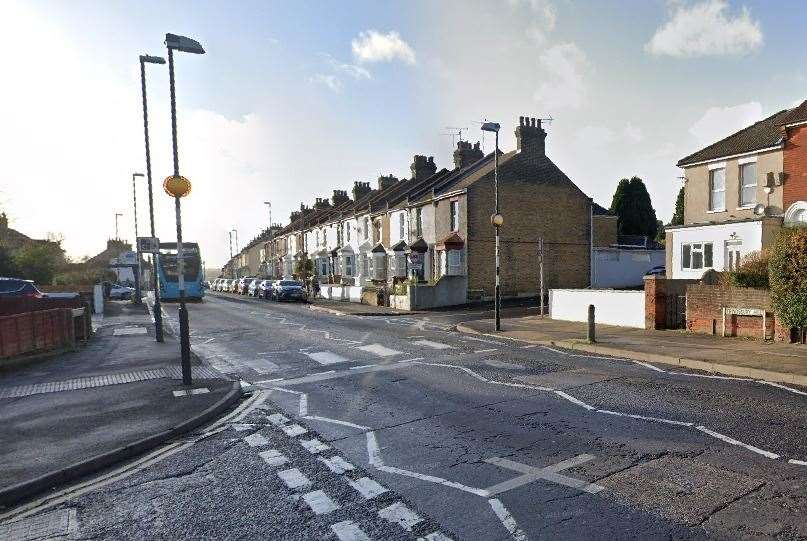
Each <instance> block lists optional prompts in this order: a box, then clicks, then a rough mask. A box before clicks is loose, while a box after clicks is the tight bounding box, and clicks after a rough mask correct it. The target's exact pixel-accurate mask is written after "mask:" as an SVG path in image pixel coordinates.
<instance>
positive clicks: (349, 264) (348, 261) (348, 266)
mask: <svg viewBox="0 0 807 541" xmlns="http://www.w3.org/2000/svg"><path fill="white" fill-rule="evenodd" d="M345 276H353V256H350V255H346V256H345Z"/></svg>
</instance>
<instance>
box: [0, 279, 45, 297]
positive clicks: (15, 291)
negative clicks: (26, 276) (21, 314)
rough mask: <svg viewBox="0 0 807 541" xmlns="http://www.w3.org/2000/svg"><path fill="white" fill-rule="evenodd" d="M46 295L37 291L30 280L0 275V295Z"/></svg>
mask: <svg viewBox="0 0 807 541" xmlns="http://www.w3.org/2000/svg"><path fill="white" fill-rule="evenodd" d="M45 296H46V295H45V294H44V293H42V292H41V291H39V289H37V287H36V286H35V285H34V282H33V281H31V280H23V279H22V278H2V277H0V297H37V298H42V297H45Z"/></svg>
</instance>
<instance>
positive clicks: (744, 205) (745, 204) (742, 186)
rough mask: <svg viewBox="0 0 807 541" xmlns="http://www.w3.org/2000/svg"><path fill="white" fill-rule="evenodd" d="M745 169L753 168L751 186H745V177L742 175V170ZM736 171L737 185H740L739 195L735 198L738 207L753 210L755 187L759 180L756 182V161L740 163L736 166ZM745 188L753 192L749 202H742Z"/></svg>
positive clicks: (755, 195)
mask: <svg viewBox="0 0 807 541" xmlns="http://www.w3.org/2000/svg"><path fill="white" fill-rule="evenodd" d="M746 167H753V168H754V177H753V180H754V183H753V184H745V176H744V175H743V170H744V169H745V168H746ZM737 171H738V179H737V183H738V184H739V185H740V193H739V194H738V196H737V200H738V201H739V203H740V204H739V207H740V208H753V207H754V205H756V204H757V186H758V185H759V180H757V162H756V160H754V161H747V162H744V163H740V164H739V165H738V167H737ZM746 188H753V190H754V195H753V198H752V200H751V202H746V201H744V200H743V197H744V195H745V189H746Z"/></svg>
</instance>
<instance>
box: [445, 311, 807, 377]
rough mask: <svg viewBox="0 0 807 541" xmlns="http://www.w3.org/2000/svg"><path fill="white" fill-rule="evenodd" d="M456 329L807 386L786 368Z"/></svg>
mask: <svg viewBox="0 0 807 541" xmlns="http://www.w3.org/2000/svg"><path fill="white" fill-rule="evenodd" d="M457 331H459V332H462V333H466V334H478V335H482V336H489V337H491V338H504V339H507V340H513V341H516V342H524V343H527V344H537V345H541V346H554V347H561V348H565V349H571V350H575V351H583V352H586V353H594V354H597V355H608V356H611V357H622V358H624V359H630V360H633V361H642V362H649V363H660V364H668V365H674V366H680V367H683V368H690V369H692V370H702V371H704V372H710V373H713V374H722V375H727V376H737V377H744V378H749V379H752V380H762V381H769V382H771V383H791V384H793V385H802V386H807V376H802V375H800V374H791V373H788V372H775V371H771V370H760V369H757V368H748V367H745V366H733V365H730V364H722V363H716V362H710V361H702V360H698V359H689V358H686V357H676V356H674V355H662V354H659V353H643V352H641V351H632V350H626V349H619V348H612V347H607V346H600V345H596V344H586V343H581V342H576V341H573V340H528V339H526V338H514V337H512V336H505V335H502V334H495V333H486V332H482V331H479V330H476V329H473V328H471V327H468V326H467V325H464V324H462V323H460V324H458V325H457Z"/></svg>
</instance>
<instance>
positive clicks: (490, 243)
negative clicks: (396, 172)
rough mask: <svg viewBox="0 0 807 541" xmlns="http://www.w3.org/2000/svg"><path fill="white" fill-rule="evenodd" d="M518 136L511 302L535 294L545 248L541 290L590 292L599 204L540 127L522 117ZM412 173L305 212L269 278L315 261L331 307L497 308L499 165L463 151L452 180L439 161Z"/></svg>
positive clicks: (507, 181) (510, 159)
mask: <svg viewBox="0 0 807 541" xmlns="http://www.w3.org/2000/svg"><path fill="white" fill-rule="evenodd" d="M515 135H516V141H517V145H516V149H515V150H512V151H510V152H506V153H501V154H500V156H499V198H500V208H501V213H502V214H503V215H504V219H505V221H504V225H503V226H502V227H501V231H500V234H501V253H502V258H501V260H502V267H501V274H502V292H503V295H504V296H526V295H534V294H536V292H537V291H538V287H539V265H538V240H539V239H540V238H543V239H544V249H545V258H544V277H545V286H546V287H547V288H550V287H553V288H579V287H587V286H588V285H589V283H590V273H591V246H592V219H594V220H595V221H596V218H593V217H592V207H593V203H592V201H591V199H590V198H589V197H588V196H587V195H586V194H585V193H583V192H582V191H581V190H580V189H579V188H578V187H577V186H576V185H575V184H574V182H572V181H571V180H570V179H569V178H568V177H567V176H566V175H565V174H564V173H563V172H562V171H561V170H560V169H559V168H558V167H557V166H556V165H555V164H554V163H553V162H552V160H551V159H550V158H549V157H547V155H546V145H545V141H546V136H547V134H546V131H545V130H544V129H543V127H542V126H541V121H540V120H537V119H534V118H526V117H521V118H520V119H519V125H518V126H516V128H515ZM410 173H411V176H410V178H405V179H398V178H396V177H394V176H392V175H384V176H381V177H379V178H378V181H377V184H375V185H374V186H371V185H370V183H369V182H355V183H354V186H353V189H352V192H351V194H350V195H352V197H350V195H348V193H347V191H345V190H334V192H333V196H332V197H331V198H330V199H325V198H318V199H316V201H315V203H314V204H313V206H312V207H310V208H309V207H307V206H305V205H303V204H301V206H300V210H299V211H294V212H293V213H292V214H291V216H290V220H289V224H288V225H287V226H285V227H284V228H282V229H279V230H277V231H276V232H274V234H273V236H272V238H271V239H270V240H267V241H266V242H265V243H264V248H263V253H264V256H265V257H266V264H265V265H264V266H263V268H264V269H266V271H265V272H266V274H267V275H268V276H270V277H285V278H290V277H292V276H293V275H294V273H295V268H296V263H297V262H298V261H300V260H302V259H310V260H311V261H312V262H313V268H314V273H315V275H316V276H317V279H318V280H319V281H320V283H321V291H322V293H323V295H325V296H327V297H332V298H337V299H343V300H353V301H359V300H361V299H364V301H365V302H377V299H379V298H381V299H384V298H386V299H390V297H392V302H399V303H403V304H402V306H404V307H409V308H415V307H422V308H427V307H434V306H444V305H452V304H462V303H465V302H467V301H468V300H469V299H480V298H491V297H492V296H493V281H494V269H495V267H494V231H495V230H494V228H493V226H492V225H491V222H490V218H491V215H492V214H493V212H494V155H493V153H490V154H488V155H484V154H483V152H482V150H481V148H480V146H479V143H476V144H471V143H470V142H467V141H460V142H459V143H458V144H457V148H456V150H455V151H454V155H453V167H452V168H451V169H447V168H443V169H440V170H439V171H438V169H437V165H436V164H435V161H434V158H433V157H430V156H429V157H427V156H420V155H417V156H415V157H414V159H413V161H412V164H411V166H410ZM611 222H614V220H610V221H609V224H611ZM379 290H383V292H384V293H385V295H376V293H377V292H378V291H379ZM391 294H392V295H391ZM399 297H403V298H404V300H401V299H400V298H399Z"/></svg>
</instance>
